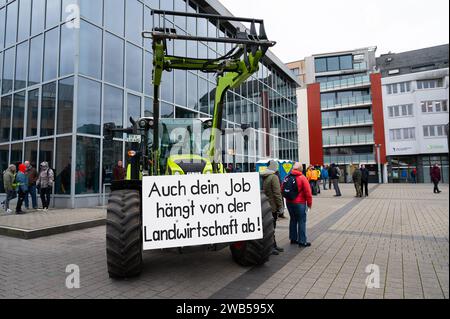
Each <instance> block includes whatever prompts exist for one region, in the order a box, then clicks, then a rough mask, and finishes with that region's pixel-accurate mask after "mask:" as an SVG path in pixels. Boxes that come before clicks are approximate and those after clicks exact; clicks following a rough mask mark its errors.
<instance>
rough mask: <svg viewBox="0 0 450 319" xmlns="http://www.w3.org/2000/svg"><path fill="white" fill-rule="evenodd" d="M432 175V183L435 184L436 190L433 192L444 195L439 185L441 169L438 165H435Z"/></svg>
mask: <svg viewBox="0 0 450 319" xmlns="http://www.w3.org/2000/svg"><path fill="white" fill-rule="evenodd" d="M430 175H431V181H432V182H433V184H434V190H433V192H434V193H435V194H440V193H442V192H441V191H440V190H439V183H440V181H441V169H440V168H439V165H438V164H435V165H434V166H433V168H432V169H431V173H430Z"/></svg>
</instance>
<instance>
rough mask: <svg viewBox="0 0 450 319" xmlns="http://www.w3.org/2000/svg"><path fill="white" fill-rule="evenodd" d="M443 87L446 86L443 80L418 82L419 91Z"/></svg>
mask: <svg viewBox="0 0 450 319" xmlns="http://www.w3.org/2000/svg"><path fill="white" fill-rule="evenodd" d="M443 86H444V81H443V79H433V80H421V81H417V89H418V90H426V89H434V88H441V87H443Z"/></svg>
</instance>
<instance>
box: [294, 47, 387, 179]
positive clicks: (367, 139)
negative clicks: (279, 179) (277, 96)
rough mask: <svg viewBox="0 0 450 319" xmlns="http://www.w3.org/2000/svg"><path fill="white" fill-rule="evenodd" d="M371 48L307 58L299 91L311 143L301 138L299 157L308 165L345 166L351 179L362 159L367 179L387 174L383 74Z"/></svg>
mask: <svg viewBox="0 0 450 319" xmlns="http://www.w3.org/2000/svg"><path fill="white" fill-rule="evenodd" d="M375 52H376V48H374V47H370V48H363V49H357V50H350V51H344V52H333V53H325V54H317V55H313V56H310V57H306V58H305V63H304V65H305V70H304V73H305V83H306V88H303V89H299V90H298V93H297V95H298V101H299V108H300V110H299V114H302V115H303V116H305V115H306V114H307V118H308V124H307V126H308V129H307V132H308V135H309V145H307V146H306V145H304V144H303V141H302V143H300V149H301V150H302V151H301V152H300V158H301V160H303V161H305V163H307V164H308V162H306V161H307V160H308V159H309V164H312V165H324V164H326V165H330V164H333V163H334V164H337V165H339V166H340V168H341V170H342V171H343V172H345V174H344V175H345V176H342V180H343V181H350V180H351V175H352V173H353V170H354V169H355V167H356V166H357V165H360V164H365V165H366V166H367V168H368V169H369V171H370V180H371V182H378V181H379V176H383V175H386V174H385V169H386V167H385V164H386V156H385V141H384V134H385V132H384V119H383V102H382V96H381V74H380V73H378V72H377V71H376V58H375ZM300 129H301V130H305V128H304V127H301V128H300ZM306 148H309V151H308V150H307V149H306ZM378 164H379V165H378Z"/></svg>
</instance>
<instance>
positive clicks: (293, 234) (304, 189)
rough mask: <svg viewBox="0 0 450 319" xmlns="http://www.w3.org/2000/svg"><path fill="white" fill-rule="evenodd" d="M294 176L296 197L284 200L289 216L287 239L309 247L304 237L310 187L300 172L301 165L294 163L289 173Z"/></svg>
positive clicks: (310, 205)
mask: <svg viewBox="0 0 450 319" xmlns="http://www.w3.org/2000/svg"><path fill="white" fill-rule="evenodd" d="M291 174H292V175H293V176H295V178H296V181H297V185H298V195H297V197H296V198H295V199H294V200H286V203H287V208H288V210H289V215H290V216H291V220H290V225H289V238H290V239H291V244H295V245H299V246H300V247H310V246H311V243H309V242H308V239H307V236H306V219H307V210H308V209H311V207H312V204H313V197H312V192H311V187H310V186H309V182H308V180H307V179H306V177H305V176H304V175H303V173H302V171H301V164H300V163H295V165H294V168H293V170H292V172H291Z"/></svg>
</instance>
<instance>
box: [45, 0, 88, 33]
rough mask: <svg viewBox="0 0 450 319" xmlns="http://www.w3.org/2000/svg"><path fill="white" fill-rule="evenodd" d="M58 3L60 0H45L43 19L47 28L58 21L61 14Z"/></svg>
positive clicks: (59, 3)
mask: <svg viewBox="0 0 450 319" xmlns="http://www.w3.org/2000/svg"><path fill="white" fill-rule="evenodd" d="M91 2H93V1H91ZM60 5H61V0H47V14H46V16H47V18H46V19H45V27H46V28H47V29H48V28H51V27H53V26H55V25H57V24H58V23H59V21H60V16H61V8H60Z"/></svg>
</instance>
